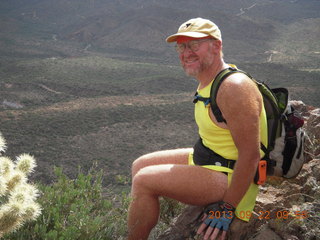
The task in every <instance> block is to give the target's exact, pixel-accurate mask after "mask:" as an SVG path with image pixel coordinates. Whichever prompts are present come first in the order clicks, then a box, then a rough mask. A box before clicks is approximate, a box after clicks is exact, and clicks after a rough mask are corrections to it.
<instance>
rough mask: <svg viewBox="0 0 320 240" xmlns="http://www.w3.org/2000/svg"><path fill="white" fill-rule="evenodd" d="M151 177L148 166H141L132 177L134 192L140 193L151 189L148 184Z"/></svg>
mask: <svg viewBox="0 0 320 240" xmlns="http://www.w3.org/2000/svg"><path fill="white" fill-rule="evenodd" d="M150 178H151V175H150V172H149V170H148V167H144V168H141V169H140V170H139V171H138V172H136V174H135V175H134V176H133V178H132V192H133V193H134V194H138V193H147V192H148V191H150V190H151V189H150V186H148V184H149V183H150Z"/></svg>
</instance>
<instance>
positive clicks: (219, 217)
mask: <svg viewBox="0 0 320 240" xmlns="http://www.w3.org/2000/svg"><path fill="white" fill-rule="evenodd" d="M234 211H235V208H234V207H233V206H232V205H231V204H229V203H226V202H218V203H213V204H210V205H208V206H207V207H206V209H205V211H204V212H205V214H204V217H203V218H202V221H204V222H203V223H202V224H201V226H200V227H199V229H198V231H197V234H204V238H203V239H205V240H207V239H211V240H214V239H217V236H218V234H219V232H220V230H222V234H221V238H220V239H221V240H223V239H225V237H226V234H227V231H228V229H229V225H230V223H231V222H232V220H233V218H234ZM205 230H206V231H205ZM204 232H205V233H204Z"/></svg>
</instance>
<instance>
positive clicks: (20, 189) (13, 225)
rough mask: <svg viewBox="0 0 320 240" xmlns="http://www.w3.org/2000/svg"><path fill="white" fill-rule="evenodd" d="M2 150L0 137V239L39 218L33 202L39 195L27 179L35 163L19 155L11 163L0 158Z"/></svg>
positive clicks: (28, 157) (2, 141)
mask: <svg viewBox="0 0 320 240" xmlns="http://www.w3.org/2000/svg"><path fill="white" fill-rule="evenodd" d="M5 150H6V142H5V140H4V138H3V137H2V135H1V133H0V237H2V236H3V235H4V234H6V233H9V232H12V231H15V230H17V229H18V228H19V227H21V226H22V225H23V224H24V223H25V222H26V221H30V220H35V219H36V218H37V217H38V216H39V215H40V214H41V208H40V205H39V204H38V203H36V202H35V200H36V199H37V197H38V195H39V191H38V189H37V188H36V187H35V186H34V185H32V184H30V183H28V178H27V177H28V175H29V174H30V173H32V172H33V170H34V168H35V167H36V161H35V159H34V158H33V157H32V156H30V155H28V154H22V155H20V156H19V157H17V159H16V161H14V162H13V161H12V160H11V159H10V158H8V157H5V156H2V154H3V153H4V152H5Z"/></svg>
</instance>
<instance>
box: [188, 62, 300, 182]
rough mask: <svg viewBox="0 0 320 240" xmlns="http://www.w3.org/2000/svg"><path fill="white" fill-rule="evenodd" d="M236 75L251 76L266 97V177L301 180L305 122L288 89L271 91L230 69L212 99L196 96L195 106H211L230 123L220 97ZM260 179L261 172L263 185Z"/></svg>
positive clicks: (219, 118)
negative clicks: (224, 84)
mask: <svg viewBox="0 0 320 240" xmlns="http://www.w3.org/2000/svg"><path fill="white" fill-rule="evenodd" d="M234 73H243V74H245V75H247V76H248V77H249V78H250V79H252V80H253V81H254V82H255V83H256V84H257V86H258V88H259V90H260V92H261V94H262V96H263V102H264V107H265V111H266V115H267V126H268V146H263V144H261V149H262V150H263V151H264V153H265V156H264V157H263V159H262V160H264V161H265V162H266V166H264V167H265V174H266V175H269V176H280V177H284V178H293V177H295V176H297V175H298V173H299V172H300V170H301V168H302V166H303V164H304V162H305V155H304V140H305V131H304V130H303V129H302V126H303V124H304V121H303V119H302V117H301V116H300V115H299V114H298V113H297V111H296V110H295V109H294V108H293V106H292V105H291V104H290V102H289V93H288V90H287V89H285V88H275V89H270V88H269V87H268V86H267V85H266V84H264V83H261V82H258V81H256V80H255V79H254V78H253V77H251V76H250V75H249V74H248V73H246V72H244V71H241V70H239V69H237V68H234V67H230V68H227V69H225V70H223V71H221V72H220V73H219V74H218V75H217V77H216V78H215V80H214V81H213V83H212V87H211V92H210V98H209V99H208V98H203V97H201V96H200V95H198V94H197V93H196V95H195V99H194V102H196V101H198V100H200V101H204V102H206V103H210V106H211V109H212V112H213V114H214V116H215V117H216V119H217V121H218V122H226V121H225V119H224V118H223V116H222V114H221V111H220V109H219V107H218V105H217V103H216V97H217V92H218V90H219V87H220V85H221V83H222V82H223V80H224V79H226V78H227V77H228V76H230V75H231V74H234ZM261 162H262V161H260V163H261ZM258 170H259V169H258ZM260 174H261V173H260ZM258 178H259V171H257V174H256V177H255V182H256V183H258V184H262V183H263V181H262V182H260V183H259V181H258Z"/></svg>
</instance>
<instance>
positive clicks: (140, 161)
mask: <svg viewBox="0 0 320 240" xmlns="http://www.w3.org/2000/svg"><path fill="white" fill-rule="evenodd" d="M149 159H150V154H146V155H143V156H141V157H139V158H137V159H136V160H134V161H133V163H132V166H131V172H132V178H134V176H135V175H136V174H137V172H139V170H140V169H142V168H144V167H146V166H147V162H148V160H149Z"/></svg>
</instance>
